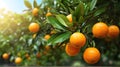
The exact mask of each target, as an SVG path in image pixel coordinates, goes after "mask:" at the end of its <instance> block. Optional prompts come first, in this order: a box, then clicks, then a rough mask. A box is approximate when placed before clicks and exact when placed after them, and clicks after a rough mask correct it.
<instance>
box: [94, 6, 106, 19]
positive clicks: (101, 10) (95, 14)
mask: <svg viewBox="0 0 120 67" xmlns="http://www.w3.org/2000/svg"><path fill="white" fill-rule="evenodd" d="M105 10H106V9H105V8H101V9H99V10H97V11H96V12H95V13H94V17H95V16H98V15H100V14H102V13H103V12H105Z"/></svg>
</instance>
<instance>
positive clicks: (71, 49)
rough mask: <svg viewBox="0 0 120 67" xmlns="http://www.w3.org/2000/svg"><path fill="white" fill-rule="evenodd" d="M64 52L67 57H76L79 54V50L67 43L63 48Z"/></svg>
mask: <svg viewBox="0 0 120 67" xmlns="http://www.w3.org/2000/svg"><path fill="white" fill-rule="evenodd" d="M65 51H66V53H67V54H68V55H69V56H76V55H78V53H79V52H80V48H77V47H74V46H72V45H71V44H70V43H68V44H67V45H66V47H65Z"/></svg>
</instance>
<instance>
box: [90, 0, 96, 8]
mask: <svg viewBox="0 0 120 67" xmlns="http://www.w3.org/2000/svg"><path fill="white" fill-rule="evenodd" d="M96 3H97V0H92V2H91V3H90V10H93V9H94V7H95V5H96Z"/></svg>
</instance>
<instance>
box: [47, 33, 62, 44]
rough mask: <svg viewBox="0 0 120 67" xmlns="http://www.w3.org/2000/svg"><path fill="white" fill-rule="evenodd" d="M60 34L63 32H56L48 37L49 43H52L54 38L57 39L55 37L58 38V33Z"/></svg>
mask: <svg viewBox="0 0 120 67" xmlns="http://www.w3.org/2000/svg"><path fill="white" fill-rule="evenodd" d="M60 34H61V33H56V34H54V35H52V36H51V37H50V38H49V39H48V41H47V43H48V45H51V43H52V41H53V39H55V38H56V37H57V36H58V35H60Z"/></svg>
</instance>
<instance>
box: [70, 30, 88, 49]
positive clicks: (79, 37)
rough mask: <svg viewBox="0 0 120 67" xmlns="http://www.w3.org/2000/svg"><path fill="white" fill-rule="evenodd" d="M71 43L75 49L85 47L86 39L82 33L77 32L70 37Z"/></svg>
mask: <svg viewBox="0 0 120 67" xmlns="http://www.w3.org/2000/svg"><path fill="white" fill-rule="evenodd" d="M70 43H71V45H73V46H75V47H78V48H80V47H83V46H84V45H85V43H86V37H85V35H84V34H82V33H80V32H75V33H73V34H72V35H71V36H70Z"/></svg>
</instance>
